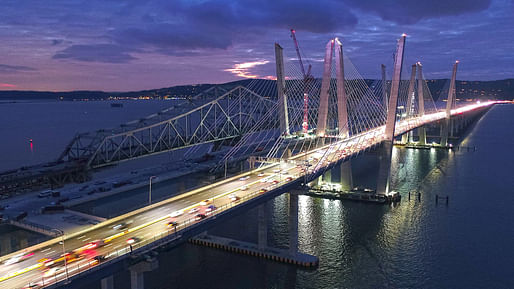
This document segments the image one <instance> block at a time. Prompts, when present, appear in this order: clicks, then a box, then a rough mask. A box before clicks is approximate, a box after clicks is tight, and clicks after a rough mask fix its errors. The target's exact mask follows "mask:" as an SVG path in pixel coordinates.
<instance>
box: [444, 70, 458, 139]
mask: <svg viewBox="0 0 514 289" xmlns="http://www.w3.org/2000/svg"><path fill="white" fill-rule="evenodd" d="M458 65H459V61H458V60H457V61H455V63H454V64H453V72H452V79H451V80H450V88H449V89H448V98H447V100H446V118H445V119H444V120H443V123H442V128H441V146H443V147H446V146H448V131H449V128H450V117H451V111H452V107H453V106H454V103H455V79H456V77H457V66H458Z"/></svg>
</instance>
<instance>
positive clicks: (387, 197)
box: [306, 187, 401, 204]
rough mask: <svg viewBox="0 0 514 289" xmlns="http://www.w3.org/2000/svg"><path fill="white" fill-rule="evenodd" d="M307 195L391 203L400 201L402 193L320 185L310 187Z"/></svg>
mask: <svg viewBox="0 0 514 289" xmlns="http://www.w3.org/2000/svg"><path fill="white" fill-rule="evenodd" d="M306 195H308V196H311V197H319V198H325V199H334V200H351V201H358V202H368V203H378V204H389V203H395V202H399V201H400V200H401V195H400V193H398V192H394V191H391V192H389V193H386V194H377V193H376V191H375V190H370V189H364V188H359V187H356V188H353V189H352V190H350V191H341V190H336V189H331V190H330V189H325V188H320V187H311V188H308V192H307V193H306Z"/></svg>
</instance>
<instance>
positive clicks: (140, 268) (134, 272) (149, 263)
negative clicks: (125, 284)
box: [129, 258, 159, 289]
mask: <svg viewBox="0 0 514 289" xmlns="http://www.w3.org/2000/svg"><path fill="white" fill-rule="evenodd" d="M158 267H159V262H158V261H157V259H156V258H147V259H145V260H143V261H141V262H139V263H137V264H135V265H132V266H130V267H129V270H130V288H131V289H144V288H145V277H144V273H145V272H149V271H153V270H155V269H157V268H158Z"/></svg>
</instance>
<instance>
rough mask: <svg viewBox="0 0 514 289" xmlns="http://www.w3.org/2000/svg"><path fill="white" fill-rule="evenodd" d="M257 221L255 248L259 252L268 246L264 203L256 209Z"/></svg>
mask: <svg viewBox="0 0 514 289" xmlns="http://www.w3.org/2000/svg"><path fill="white" fill-rule="evenodd" d="M258 210H259V211H258V217H257V218H258V220H257V226H258V228H257V234H258V236H257V246H258V248H259V250H264V249H265V248H266V247H267V246H268V218H267V216H266V203H264V204H262V205H260V206H259V207H258Z"/></svg>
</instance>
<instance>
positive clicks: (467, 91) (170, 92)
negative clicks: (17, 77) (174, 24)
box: [0, 79, 514, 101]
mask: <svg viewBox="0 0 514 289" xmlns="http://www.w3.org/2000/svg"><path fill="white" fill-rule="evenodd" d="M366 82H367V83H368V85H371V84H372V83H373V82H374V80H366ZM250 83H252V85H251V87H252V88H254V87H260V88H262V89H264V88H265V89H267V90H268V92H267V94H268V95H269V94H270V91H269V90H270V89H271V90H272V91H274V90H275V84H274V82H272V81H270V80H264V79H257V80H255V79H245V80H239V81H234V82H228V83H224V84H218V86H221V87H223V88H225V89H231V88H233V87H235V86H237V85H243V86H249V85H250ZM427 83H428V87H429V89H430V91H431V93H432V97H433V98H434V100H436V101H437V100H438V99H439V98H442V99H444V98H446V95H447V90H448V84H449V80H448V79H432V80H428V81H427ZM456 85H457V87H456V90H457V98H471V99H492V98H495V99H507V100H512V99H514V79H505V80H494V81H457V84H456ZM212 86H215V84H195V85H180V86H173V87H167V88H159V89H150V90H141V91H130V92H104V91H69V92H49V91H20V90H8V91H0V100H2V99H4V100H5V99H9V100H35V99H55V100H106V99H136V98H143V99H169V98H189V97H193V96H195V95H197V94H199V93H201V92H202V91H205V90H207V89H209V88H211V87H212ZM256 92H257V93H260V91H256Z"/></svg>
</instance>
